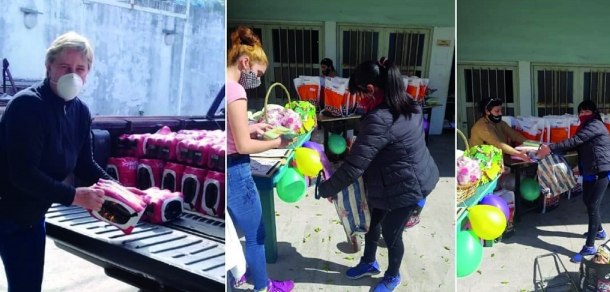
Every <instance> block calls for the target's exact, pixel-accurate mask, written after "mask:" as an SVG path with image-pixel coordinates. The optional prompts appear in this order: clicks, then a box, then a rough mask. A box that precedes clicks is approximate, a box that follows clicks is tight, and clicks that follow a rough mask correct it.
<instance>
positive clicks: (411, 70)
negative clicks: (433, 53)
mask: <svg viewBox="0 0 610 292" xmlns="http://www.w3.org/2000/svg"><path fill="white" fill-rule="evenodd" d="M339 36H340V45H339V48H340V49H339V51H340V52H339V53H340V64H341V76H342V77H346V78H347V77H349V76H350V75H351V73H352V72H353V70H354V69H356V67H357V66H358V65H359V64H360V63H362V62H364V61H369V60H379V59H380V58H381V57H387V58H388V59H390V60H392V61H394V62H395V64H396V65H397V66H399V67H400V70H401V71H402V74H403V75H407V76H419V77H424V78H425V77H427V74H428V55H429V54H428V51H429V48H430V42H431V37H430V36H431V30H430V29H421V28H419V29H415V28H401V27H398V28H396V27H382V26H373V27H368V26H367V27H361V26H351V25H339Z"/></svg>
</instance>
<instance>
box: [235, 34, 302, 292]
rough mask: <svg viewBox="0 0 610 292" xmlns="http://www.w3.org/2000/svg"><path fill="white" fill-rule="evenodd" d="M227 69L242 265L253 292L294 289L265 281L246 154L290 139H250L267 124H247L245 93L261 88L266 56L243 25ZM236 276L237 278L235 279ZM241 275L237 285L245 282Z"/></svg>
mask: <svg viewBox="0 0 610 292" xmlns="http://www.w3.org/2000/svg"><path fill="white" fill-rule="evenodd" d="M231 43H232V45H231V48H230V50H229V53H228V63H227V64H228V65H229V66H228V68H227V84H226V95H227V96H226V98H227V210H228V212H229V215H230V216H231V218H232V219H233V222H235V224H236V227H239V228H240V229H241V230H243V232H244V234H245V237H246V252H245V255H246V263H247V264H248V267H249V268H250V272H251V276H252V281H253V282H254V291H267V292H288V291H292V289H293V287H294V283H293V282H292V281H275V280H269V278H268V277H267V264H266V260H265V225H264V222H263V213H262V206H261V201H260V198H259V196H258V192H257V190H256V185H255V184H254V179H253V178H252V172H251V170H250V154H252V153H259V152H263V151H265V150H269V149H272V148H286V146H288V145H289V144H290V143H291V142H292V141H288V140H283V139H276V140H272V141H260V140H257V139H253V138H252V137H253V136H256V135H257V134H262V133H264V131H265V130H267V129H269V127H270V126H269V125H266V124H253V125H248V118H247V117H248V110H247V109H248V100H247V97H246V89H253V88H256V87H258V86H260V84H261V79H260V78H261V76H263V74H265V71H266V70H267V65H268V64H269V62H268V60H267V55H265V51H263V47H262V46H261V42H260V39H259V38H258V36H256V35H255V34H254V33H253V32H252V30H250V29H249V28H247V27H240V28H239V29H238V30H236V31H235V32H233V34H231ZM235 276H237V277H239V276H238V275H235ZM245 280H246V279H245V276H244V277H242V278H241V279H238V280H237V281H236V283H235V284H234V285H235V286H238V285H240V284H241V283H243V282H245Z"/></svg>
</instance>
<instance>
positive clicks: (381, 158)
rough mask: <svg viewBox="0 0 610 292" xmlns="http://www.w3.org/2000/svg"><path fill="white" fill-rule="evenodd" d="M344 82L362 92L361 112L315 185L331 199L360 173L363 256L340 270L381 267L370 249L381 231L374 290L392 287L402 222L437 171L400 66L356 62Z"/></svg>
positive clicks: (353, 272) (356, 273) (357, 273)
mask: <svg viewBox="0 0 610 292" xmlns="http://www.w3.org/2000/svg"><path fill="white" fill-rule="evenodd" d="M348 86H349V90H350V92H352V93H356V92H358V93H362V94H364V95H365V96H366V98H365V100H364V107H365V112H366V113H365V114H364V116H363V117H362V122H361V125H360V131H359V133H358V136H357V139H356V141H355V142H354V144H353V145H352V147H351V150H350V153H349V155H348V156H347V158H346V159H345V162H344V163H343V165H342V166H341V167H340V168H339V169H338V170H337V171H336V172H335V173H334V174H333V176H332V177H331V178H330V179H329V180H327V181H326V182H324V183H322V184H321V185H320V187H319V194H320V196H322V197H325V198H332V197H334V196H336V194H337V193H338V192H340V191H341V190H343V189H344V188H346V187H348V186H349V185H350V184H352V183H354V182H355V181H356V180H357V179H358V178H359V177H360V176H363V180H364V183H365V188H366V193H367V197H368V200H369V208H370V209H371V226H370V230H369V232H368V233H367V234H366V236H365V247H364V256H363V257H362V259H361V261H360V263H359V264H358V266H356V267H354V268H351V269H348V270H347V272H346V274H347V277H348V278H352V279H358V278H361V277H364V276H369V275H376V274H379V273H380V272H381V271H380V270H379V265H378V264H377V261H376V260H375V253H376V250H377V244H378V242H379V239H380V236H381V233H382V230H383V238H384V240H385V242H386V244H387V246H388V253H389V266H388V270H387V271H386V273H385V277H384V278H383V280H382V281H381V283H379V285H378V286H377V288H376V289H375V291H393V290H394V289H395V288H396V287H397V286H398V284H399V283H400V275H399V273H398V270H399V268H400V263H401V261H402V257H403V254H404V245H403V241H402V233H403V230H404V228H405V224H406V223H407V221H408V219H409V217H410V216H411V214H412V212H413V210H414V209H415V208H416V206H417V203H418V202H419V201H420V200H422V199H424V198H426V197H427V196H428V195H429V194H430V193H431V192H432V190H433V189H434V188H435V187H436V184H437V182H438V180H439V171H438V167H437V165H436V163H435V162H434V160H433V159H432V156H431V155H430V152H429V151H428V148H427V147H426V142H425V139H424V128H423V115H422V110H421V108H420V107H419V106H418V105H417V103H416V102H415V101H414V100H413V99H412V98H411V97H409V96H408V95H407V93H406V91H405V88H406V86H405V83H404V81H403V79H402V76H401V74H400V70H399V69H398V68H397V67H396V66H394V64H393V63H392V62H391V61H389V60H387V59H385V58H382V59H381V60H380V61H379V62H377V61H368V62H364V63H362V64H360V65H359V66H358V68H356V71H355V73H354V74H352V76H351V77H350V80H349V85H348Z"/></svg>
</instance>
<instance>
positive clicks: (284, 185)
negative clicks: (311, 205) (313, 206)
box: [276, 167, 307, 203]
mask: <svg viewBox="0 0 610 292" xmlns="http://www.w3.org/2000/svg"><path fill="white" fill-rule="evenodd" d="M276 191H277V196H278V197H279V198H280V200H282V201H284V202H286V203H296V202H298V201H299V200H301V199H302V198H303V197H304V196H305V192H306V191H307V185H306V184H305V177H303V175H302V174H300V173H299V172H298V171H297V170H296V169H294V168H292V167H290V168H288V169H287V170H286V172H285V173H284V175H282V177H281V178H280V180H279V181H278V182H277V185H276Z"/></svg>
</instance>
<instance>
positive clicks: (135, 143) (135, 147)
mask: <svg viewBox="0 0 610 292" xmlns="http://www.w3.org/2000/svg"><path fill="white" fill-rule="evenodd" d="M150 135H151V134H132V135H129V136H128V137H127V140H128V141H129V142H128V144H129V145H128V146H127V147H128V148H129V149H128V150H127V153H129V155H128V156H134V157H137V158H140V157H144V154H145V153H146V143H147V142H148V137H149V136H150Z"/></svg>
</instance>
